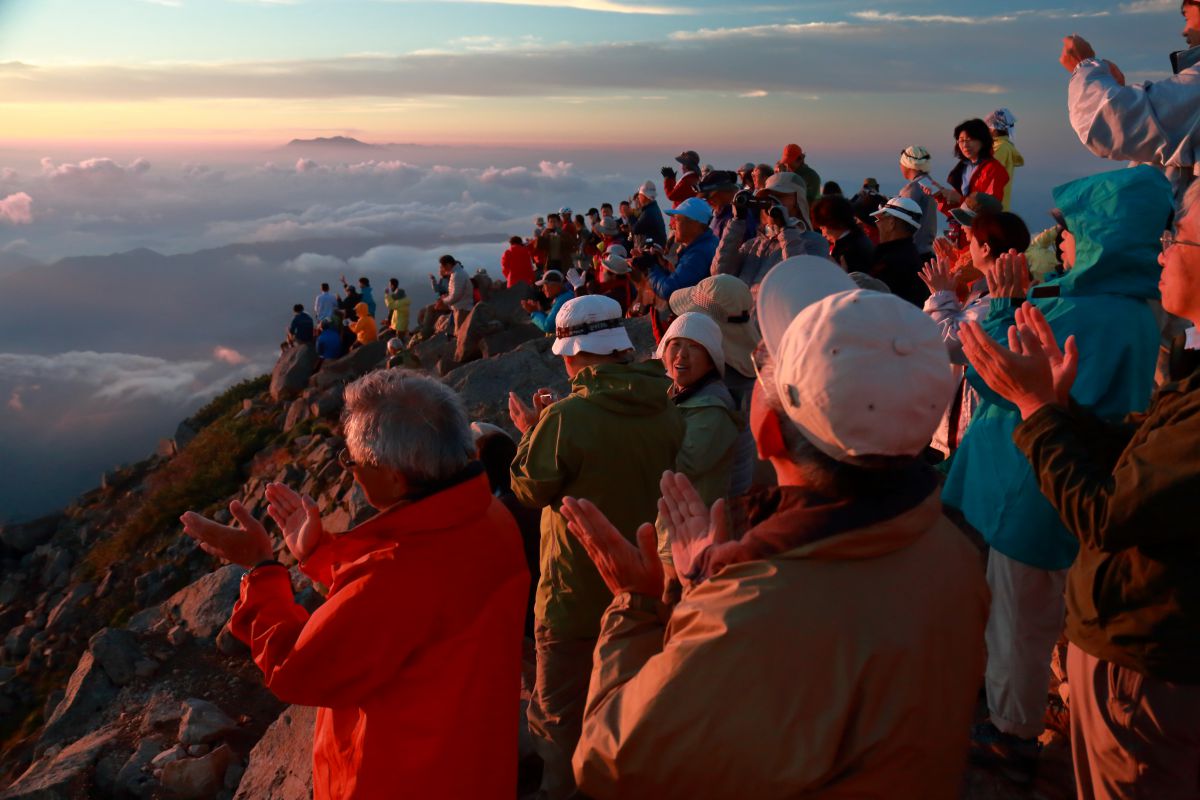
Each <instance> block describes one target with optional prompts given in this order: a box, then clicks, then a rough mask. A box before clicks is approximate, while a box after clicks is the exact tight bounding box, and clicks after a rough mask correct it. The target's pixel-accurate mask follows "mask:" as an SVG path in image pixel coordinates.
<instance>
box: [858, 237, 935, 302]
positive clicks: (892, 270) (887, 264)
mask: <svg viewBox="0 0 1200 800" xmlns="http://www.w3.org/2000/svg"><path fill="white" fill-rule="evenodd" d="M872 261H873V263H872V264H871V269H870V270H869V271H870V274H871V275H872V276H873V277H876V278H878V279H879V280H881V281H883V282H884V283H886V284H887V285H888V288H889V289H891V290H892V294H894V295H896V296H897V297H902V298H904V299H905V300H907V301H908V302H910V303H912V304H913V305H915V306H917V307H918V308H921V307H924V305H925V299H926V298H927V297H929V287H927V286H926V285H925V284H924V283H923V282H922V281H921V278H920V276H919V274H918V273H920V271H921V257H920V256H919V255H917V247H916V245H914V244H913V240H912V237H911V236H906V237H905V238H903V239H895V240H893V241H890V242H880V243H879V245H877V246H876V247H875V252H874V255H873V256H872Z"/></svg>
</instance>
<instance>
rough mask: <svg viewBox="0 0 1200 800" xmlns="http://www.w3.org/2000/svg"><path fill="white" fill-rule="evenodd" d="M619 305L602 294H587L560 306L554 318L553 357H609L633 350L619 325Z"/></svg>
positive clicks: (631, 344) (622, 327) (621, 324)
mask: <svg viewBox="0 0 1200 800" xmlns="http://www.w3.org/2000/svg"><path fill="white" fill-rule="evenodd" d="M621 316H622V313H621V304H620V303H618V302H617V301H616V300H613V299H612V298H611V297H605V296H604V295H602V294H588V295H584V296H583V297H576V298H574V299H572V300H568V301H567V302H565V303H563V307H562V308H560V309H559V310H558V316H557V317H556V318H555V328H554V337H555V338H554V345H553V346H552V347H551V348H550V349H551V350H552V351H553V352H554V355H556V356H574V355H579V354H580V353H593V354H595V355H608V354H610V353H614V352H619V351H621V350H632V349H633V342H631V341H629V334H628V333H626V332H625V325H624V323H622V322H621Z"/></svg>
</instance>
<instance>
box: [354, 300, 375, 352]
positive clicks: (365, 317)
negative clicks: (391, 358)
mask: <svg viewBox="0 0 1200 800" xmlns="http://www.w3.org/2000/svg"><path fill="white" fill-rule="evenodd" d="M354 312H355V313H356V314H358V319H357V320H356V321H355V322H354V323H352V324H351V325H350V330H352V331H354V332H355V333H356V334H357V335H358V343H359V344H369V343H371V342H373V341H375V340H376V339H378V338H379V331H377V330H376V329H375V318H374V317H372V316H371V312H370V310H369V309H368V308H367V304H366V303H359V304H358V305H356V306H355V307H354Z"/></svg>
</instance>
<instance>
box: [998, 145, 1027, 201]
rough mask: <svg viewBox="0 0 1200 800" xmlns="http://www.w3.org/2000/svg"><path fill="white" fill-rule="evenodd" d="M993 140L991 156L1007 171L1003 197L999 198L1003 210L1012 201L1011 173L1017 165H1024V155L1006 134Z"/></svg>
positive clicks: (1015, 169)
mask: <svg viewBox="0 0 1200 800" xmlns="http://www.w3.org/2000/svg"><path fill="white" fill-rule="evenodd" d="M993 142H994V144H993V146H992V156H993V157H994V158H995V159H996V160H997V161H999V162H1000V165H1001V166H1002V167H1004V169H1005V171H1006V172H1008V183H1006V184H1004V197H1002V198H1001V200H1002V201H1003V202H1004V210H1005V211H1008V210H1010V207H1011V203H1012V186H1013V177H1014V175H1013V173H1015V172H1016V171H1017V167H1023V166H1025V157H1024V156H1023V155H1021V151H1020V150H1018V149H1017V146H1016V145H1015V144H1013V143H1012V139H1009V138H1008V137H1007V136H996V137H995V138H994V140H993Z"/></svg>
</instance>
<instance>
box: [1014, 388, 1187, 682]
mask: <svg viewBox="0 0 1200 800" xmlns="http://www.w3.org/2000/svg"><path fill="white" fill-rule="evenodd" d="M1013 440H1014V441H1015V442H1016V444H1017V447H1019V448H1020V449H1021V451H1022V452H1024V453H1025V455H1026V457H1028V459H1029V462H1030V463H1031V464H1032V465H1033V470H1034V473H1035V474H1036V475H1037V477H1038V483H1039V485H1040V487H1041V490H1042V492H1043V493H1044V494H1045V495H1046V497H1048V498H1050V502H1051V503H1052V504H1053V505H1054V507H1055V509H1057V510H1058V513H1059V514H1060V515H1061V516H1062V519H1063V521H1064V522H1065V523H1066V525H1067V528H1068V529H1069V530H1070V531H1071V532H1072V533H1073V534H1074V535H1075V536H1077V537H1078V538H1079V555H1078V557H1077V558H1076V559H1075V563H1074V564H1073V565H1072V566H1071V569H1070V571H1069V572H1068V573H1067V638H1068V639H1070V640H1071V641H1072V642H1074V643H1075V645H1076V646H1077V647H1079V648H1080V649H1082V650H1084V651H1086V652H1088V653H1090V654H1092V655H1093V656H1095V657H1096V658H1099V659H1102V660H1104V661H1111V662H1112V663H1114V664H1119V665H1121V666H1123V667H1127V668H1129V669H1133V670H1136V671H1137V672H1140V673H1142V674H1143V675H1147V676H1150V677H1152V678H1157V679H1159V680H1164V681H1172V682H1177V683H1188V684H1200V546H1198V539H1197V535H1196V530H1197V528H1196V498H1197V497H1198V496H1200V448H1198V447H1197V442H1200V371H1198V372H1195V373H1193V374H1192V375H1191V376H1190V377H1188V378H1186V379H1185V380H1182V381H1179V382H1177V383H1172V384H1167V385H1166V386H1163V387H1162V388H1161V389H1160V390H1159V391H1158V393H1157V394H1156V395H1155V396H1154V399H1153V401H1152V402H1151V404H1150V408H1149V410H1147V411H1146V413H1144V414H1131V415H1129V416H1128V417H1126V418H1125V420H1124V421H1123V422H1120V423H1105V422H1102V421H1101V420H1100V419H1099V418H1097V417H1096V416H1094V415H1093V414H1091V413H1090V412H1088V411H1086V410H1084V409H1083V408H1082V407H1080V406H1078V405H1076V404H1075V403H1074V402H1072V404H1071V408H1070V409H1062V408H1058V407H1046V408H1043V409H1042V410H1040V411H1038V412H1037V413H1036V414H1034V415H1033V416H1031V417H1030V418H1029V419H1028V420H1026V421H1024V422H1023V423H1021V425H1020V426H1018V427H1017V429H1016V431H1015V433H1014V434H1013Z"/></svg>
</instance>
